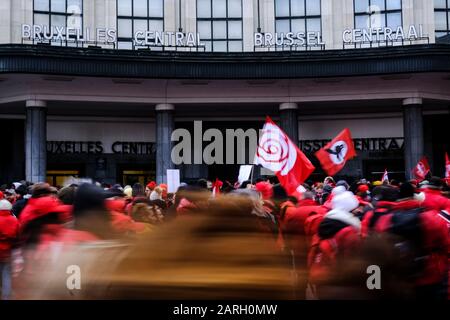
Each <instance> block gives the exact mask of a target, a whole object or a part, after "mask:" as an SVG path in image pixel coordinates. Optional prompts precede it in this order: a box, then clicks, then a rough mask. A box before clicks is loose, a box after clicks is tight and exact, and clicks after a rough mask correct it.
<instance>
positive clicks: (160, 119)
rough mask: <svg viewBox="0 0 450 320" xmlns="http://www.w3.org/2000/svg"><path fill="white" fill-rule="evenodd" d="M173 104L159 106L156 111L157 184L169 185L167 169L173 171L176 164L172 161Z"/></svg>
mask: <svg viewBox="0 0 450 320" xmlns="http://www.w3.org/2000/svg"><path fill="white" fill-rule="evenodd" d="M174 110H175V107H174V105H172V104H166V103H163V104H158V105H156V107H155V111H156V182H157V183H167V172H166V170H167V169H173V168H174V164H173V162H172V159H171V156H170V155H171V152H172V141H171V136H172V132H173V130H174V120H173V111H174Z"/></svg>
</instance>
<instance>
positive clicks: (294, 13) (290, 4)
mask: <svg viewBox="0 0 450 320" xmlns="http://www.w3.org/2000/svg"><path fill="white" fill-rule="evenodd" d="M320 6H321V1H320V0H275V31H276V32H277V33H278V34H281V33H283V34H286V33H288V32H293V33H294V34H298V33H303V34H305V35H306V34H307V33H308V32H321V31H322V28H321V9H320Z"/></svg>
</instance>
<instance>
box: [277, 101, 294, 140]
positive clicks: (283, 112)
mask: <svg viewBox="0 0 450 320" xmlns="http://www.w3.org/2000/svg"><path fill="white" fill-rule="evenodd" d="M297 109H298V105H297V104H296V103H293V102H286V103H282V104H280V125H281V129H283V131H284V132H286V134H287V135H288V136H289V138H291V140H292V141H293V142H294V144H295V145H298V116H297Z"/></svg>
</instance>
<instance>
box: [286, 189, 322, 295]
mask: <svg viewBox="0 0 450 320" xmlns="http://www.w3.org/2000/svg"><path fill="white" fill-rule="evenodd" d="M313 198H314V195H313V194H312V193H311V192H305V193H303V198H302V199H301V200H300V201H299V203H298V204H297V205H295V204H294V203H292V202H290V201H287V202H285V203H283V204H282V209H281V214H280V224H281V232H282V234H283V239H284V243H285V246H286V249H287V251H288V252H289V254H290V256H291V259H292V269H293V273H294V279H295V283H296V285H295V289H296V290H295V293H296V297H297V298H298V299H305V298H306V286H307V278H308V275H307V274H308V273H307V251H308V248H309V245H310V242H309V241H310V237H308V235H307V231H306V230H307V227H306V225H307V222H306V221H307V220H308V218H309V223H311V221H312V219H311V217H313V216H314V217H318V216H321V217H323V216H324V215H325V213H326V212H327V211H328V209H327V208H325V207H324V206H321V205H318V204H317V202H315V201H314V200H313Z"/></svg>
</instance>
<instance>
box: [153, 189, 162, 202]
mask: <svg viewBox="0 0 450 320" xmlns="http://www.w3.org/2000/svg"><path fill="white" fill-rule="evenodd" d="M162 193H163V189H161V188H160V187H156V188H155V189H153V191H152V192H151V193H150V200H157V199H160V200H161V199H162Z"/></svg>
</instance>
